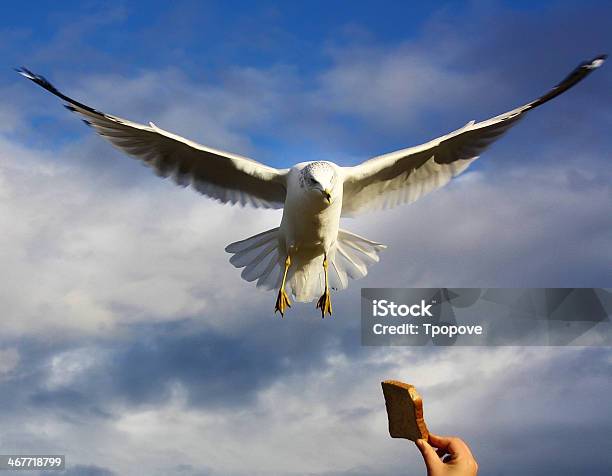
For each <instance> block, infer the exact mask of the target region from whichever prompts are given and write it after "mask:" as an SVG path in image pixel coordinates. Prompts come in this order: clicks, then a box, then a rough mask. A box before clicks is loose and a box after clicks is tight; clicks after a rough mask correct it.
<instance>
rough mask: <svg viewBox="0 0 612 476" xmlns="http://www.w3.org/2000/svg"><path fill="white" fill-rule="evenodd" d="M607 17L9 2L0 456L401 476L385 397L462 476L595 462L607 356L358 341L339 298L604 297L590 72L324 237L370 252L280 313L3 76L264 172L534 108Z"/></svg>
mask: <svg viewBox="0 0 612 476" xmlns="http://www.w3.org/2000/svg"><path fill="white" fill-rule="evenodd" d="M611 16H612V6H611V5H610V3H609V2H589V1H581V2H578V1H559V2H543V1H535V2H526V1H525V2H524V1H519V2H509V1H508V2H504V1H494V2H484V1H474V2H465V3H464V2H384V3H381V2H350V3H349V2H331V3H330V2H318V1H313V2H308V3H306V2H303V3H300V2H239V1H229V2H157V1H149V2H108V3H104V2H97V1H86V2H76V1H75V2H72V1H66V2H59V3H58V2H48V3H46V2H28V3H27V5H26V4H24V3H23V2H10V3H6V4H5V5H3V8H2V15H0V58H1V59H2V60H1V62H0V65H1V66H2V67H0V95H1V97H2V99H3V100H2V101H1V102H0V230H1V231H2V232H1V233H0V305H1V309H2V312H1V314H0V315H1V316H2V332H1V333H0V395H2V398H1V399H0V428H2V430H1V431H0V450H1V451H0V452H1V453H10V452H17V453H47V454H48V453H57V454H65V455H66V457H67V468H68V469H67V470H66V471H65V472H64V474H67V475H71V476H74V475H79V476H81V475H82V476H111V475H140V474H150V475H168V474H177V475H185V476H196V475H198V476H201V475H207V476H208V475H210V476H217V475H232V476H243V475H244V476H246V475H249V476H252V475H255V476H257V475H279V476H297V475H309V476H361V475H380V476H391V475H423V474H425V468H424V466H423V464H422V461H421V459H420V456H419V454H418V452H417V449H416V447H414V445H413V444H411V443H410V442H407V441H404V440H394V439H391V438H390V437H389V436H388V433H387V422H386V414H385V409H384V401H383V399H382V392H381V389H380V382H381V381H382V380H386V379H398V380H404V381H408V382H411V383H413V384H414V385H416V387H417V388H418V389H419V391H420V393H421V395H422V396H423V399H424V402H425V417H426V420H427V422H428V425H429V427H430V429H431V430H432V431H434V432H436V433H441V434H456V435H459V436H460V437H462V438H463V439H465V440H466V441H467V442H468V444H469V445H470V447H471V448H472V451H473V453H474V454H475V456H476V458H477V460H478V462H479V464H480V468H481V474H487V475H496V476H502V475H514V474H525V475H542V474H555V475H575V474H592V475H603V474H610V472H611V471H612V456H610V452H609V448H608V447H609V443H608V442H609V440H610V434H611V432H612V411H611V410H610V408H611V407H610V403H609V396H610V394H611V392H612V378H611V377H612V352H611V351H610V349H609V348H597V347H564V348H561V347H556V348H553V347H549V348H546V347H499V348H484V347H479V348H469V347H467V348H432V347H428V348H411V347H379V348H376V347H363V346H361V343H360V328H359V322H360V321H359V306H360V305H359V295H360V288H361V287H419V286H421V287H612V286H611V285H612V271H611V270H612V267H611V266H610V265H611V253H610V250H611V249H612V222H611V221H610V212H611V208H612V207H611V203H612V186H611V185H610V184H611V183H612V165H611V162H610V158H611V157H610V150H611V146H612V136H610V133H609V131H610V128H611V126H612V110H611V109H610V105H611V100H612V87H611V86H612V69H611V68H610V65H608V64H606V65H604V66H603V67H602V68H601V69H600V70H598V71H596V72H595V73H594V74H593V75H592V76H590V77H589V78H587V79H586V80H585V81H584V82H583V83H581V84H579V85H578V86H577V87H576V88H574V89H572V90H571V91H569V92H567V93H566V94H564V95H562V96H560V97H559V98H557V99H555V100H554V101H552V102H551V103H548V104H546V105H545V106H543V107H542V108H540V109H538V110H536V111H534V112H533V113H530V115H529V116H528V117H527V118H526V119H525V120H523V121H522V122H521V123H520V124H518V125H517V126H516V127H515V128H513V129H512V130H511V131H510V132H509V133H508V134H507V135H506V136H505V137H504V138H502V139H501V140H500V141H499V142H498V143H496V144H495V145H494V146H493V147H491V148H490V149H489V150H488V151H487V152H486V153H485V154H484V155H483V156H482V157H481V158H480V159H479V160H478V161H476V162H475V163H474V164H473V165H472V166H471V167H470V169H469V170H468V171H467V172H466V173H464V174H463V175H462V176H460V177H459V178H457V179H456V180H454V181H453V182H452V183H451V184H449V185H448V186H446V187H445V188H443V189H441V190H439V191H436V192H435V193H432V194H431V195H428V196H427V197H425V198H423V199H421V200H419V201H418V202H416V203H415V204H412V205H410V206H407V207H399V208H395V209H393V210H389V211H385V212H379V213H371V214H367V215H363V216H360V217H357V218H354V219H350V220H346V221H343V222H342V224H341V226H342V227H343V228H346V229H348V230H349V231H351V232H355V233H358V234H361V235H364V236H366V237H367V238H370V239H373V240H375V241H380V242H383V243H385V244H387V245H388V246H389V247H388V249H387V250H385V251H384V252H383V253H382V255H381V262H380V263H378V264H376V265H375V266H372V267H370V269H369V274H368V276H367V277H365V278H364V279H362V280H360V281H355V282H352V283H351V285H350V286H349V288H348V289H347V290H345V291H343V292H341V293H338V294H334V295H333V303H334V316H333V318H331V319H325V320H321V319H320V316H319V314H318V312H315V311H316V310H315V308H314V303H311V304H298V305H295V306H294V307H292V308H291V309H290V310H289V312H288V314H287V315H286V318H285V319H283V320H281V319H280V318H278V315H277V316H274V314H273V307H274V300H275V295H274V294H273V293H265V292H261V291H259V290H257V289H256V288H255V287H254V286H252V285H251V284H250V283H247V282H245V281H243V280H241V279H240V273H239V271H238V270H236V269H235V268H233V267H232V266H231V265H230V263H229V262H228V258H229V255H227V254H226V253H225V252H224V248H225V246H226V245H227V244H228V243H230V242H233V241H237V240H240V239H243V238H246V237H248V236H251V235H253V234H256V233H258V232H260V231H263V230H266V229H268V228H272V227H275V226H277V225H278V223H279V221H280V217H281V215H280V213H281V212H280V211H265V210H264V211H262V210H254V209H242V208H240V207H229V206H223V205H220V204H218V203H216V202H214V201H211V200H209V199H207V198H206V197H203V196H201V195H198V194H197V193H196V192H195V191H193V190H190V189H182V188H179V187H176V186H175V185H173V184H172V183H170V182H169V181H163V180H160V179H159V178H157V177H156V176H155V175H153V174H151V173H150V171H149V170H147V169H146V168H144V167H142V165H141V164H140V163H138V162H137V161H134V160H132V159H130V158H128V157H125V156H123V155H122V154H121V153H120V152H118V151H116V150H115V149H113V148H112V147H111V146H110V145H108V144H107V143H106V142H104V140H103V139H101V138H100V137H97V136H95V135H94V134H92V132H91V130H90V129H88V128H87V127H85V126H84V125H83V124H82V123H81V122H80V121H78V120H76V119H75V117H74V116H73V115H71V114H68V113H67V111H66V110H65V109H64V108H62V107H61V103H60V102H59V101H58V100H57V99H56V98H55V97H53V96H51V95H49V94H48V93H46V92H45V91H43V90H41V89H40V88H37V87H36V86H35V85H33V84H32V83H30V82H27V81H25V80H23V78H21V77H19V76H18V75H17V74H16V73H15V72H14V71H13V69H12V68H14V67H18V66H21V65H24V66H27V67H28V68H30V69H32V70H33V71H35V72H38V73H40V74H43V75H45V76H46V77H48V78H49V79H50V80H51V81H52V82H53V83H54V84H55V85H56V86H58V88H60V89H61V90H62V91H64V92H66V93H67V94H69V95H71V96H72V97H75V98H76V99H78V100H80V101H82V102H85V103H86V104H89V105H91V106H93V107H96V108H98V109H100V110H103V111H105V112H108V113H111V114H115V115H118V116H121V117H126V118H129V119H132V120H135V121H139V122H145V123H146V122H148V121H153V122H155V123H156V124H157V125H159V126H160V127H162V128H164V129H166V130H170V131H173V132H176V133H178V134H181V135H185V136H186V137H189V138H190V139H193V140H196V141H198V142H201V143H203V144H206V145H208V146H211V147H215V148H220V149H223V150H229V151H232V152H235V153H239V154H243V155H247V156H249V157H252V158H254V159H256V160H259V161H261V162H264V163H266V164H269V165H273V166H277V167H289V166H291V165H292V164H293V163H296V162H300V161H304V160H314V159H322V160H332V161H334V162H337V163H339V164H342V165H354V164H358V163H359V162H360V161H362V160H365V159H367V158H370V157H372V156H376V155H380V154H382V153H386V152H390V151H393V150H396V149H400V148H404V147H408V146H410V145H416V144H419V143H422V142H425V141H427V140H430V139H432V138H434V137H437V136H439V135H442V134H445V133H447V132H450V131H452V130H454V129H456V128H458V127H461V126H462V125H464V124H465V123H466V122H468V121H469V120H472V119H476V120H479V119H486V118H488V117H491V116H493V115H496V114H499V113H501V112H504V111H506V110H508V109H511V108H513V107H515V106H518V105H520V104H523V103H525V102H527V101H529V100H531V99H534V98H535V97H537V96H538V95H539V94H541V93H543V92H544V91H546V90H547V89H548V88H549V87H551V86H553V85H554V84H556V83H557V82H558V81H559V80H561V79H562V78H563V77H564V76H565V75H566V74H567V73H568V72H569V71H571V70H572V69H573V68H574V67H575V66H576V65H577V64H578V63H579V62H581V61H583V60H586V59H590V58H592V57H593V56H596V55H598V54H601V53H606V52H608V53H609V52H610V50H611V49H612V48H611V47H612V30H610V28H609V18H610V17H611Z"/></svg>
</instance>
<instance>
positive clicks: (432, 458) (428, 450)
mask: <svg viewBox="0 0 612 476" xmlns="http://www.w3.org/2000/svg"><path fill="white" fill-rule="evenodd" d="M416 445H417V448H418V449H419V451H420V452H421V454H422V455H423V460H424V461H425V466H426V467H427V469H428V470H429V471H430V470H432V469H434V468H436V467H437V466H438V465H439V464H441V463H442V461H440V457H439V456H438V454H437V453H436V450H434V449H433V448H432V447H431V445H430V444H429V443H427V441H425V440H423V439H419V440H417V441H416ZM429 471H428V472H429Z"/></svg>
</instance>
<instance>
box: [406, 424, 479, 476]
mask: <svg viewBox="0 0 612 476" xmlns="http://www.w3.org/2000/svg"><path fill="white" fill-rule="evenodd" d="M416 445H417V447H418V448H419V451H420V452H421V454H422V455H423V460H425V466H426V467H427V476H476V474H477V473H478V463H476V460H475V459H474V456H472V452H471V451H470V448H469V447H468V445H466V444H465V442H464V441H463V440H461V439H460V438H455V437H451V436H437V435H432V434H431V433H430V434H429V442H427V441H425V440H417V442H416ZM434 448H437V450H436V449H434ZM445 455H446V456H445Z"/></svg>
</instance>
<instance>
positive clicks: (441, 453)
mask: <svg viewBox="0 0 612 476" xmlns="http://www.w3.org/2000/svg"><path fill="white" fill-rule="evenodd" d="M436 454H437V455H438V456H439V457H440V459H442V457H443V456H444V455H445V454H446V450H445V449H444V448H441V449H438V450H436Z"/></svg>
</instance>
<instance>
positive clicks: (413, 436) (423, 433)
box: [382, 380, 429, 441]
mask: <svg viewBox="0 0 612 476" xmlns="http://www.w3.org/2000/svg"><path fill="white" fill-rule="evenodd" d="M382 389H383V395H384V396H385V405H386V407H387V416H388V417H389V434H390V435H391V437H392V438H407V439H409V440H412V441H416V440H418V439H420V438H422V439H424V440H427V438H428V437H429V431H428V430H427V425H425V420H424V419H423V400H422V399H421V396H420V395H419V393H418V392H417V391H416V388H414V387H413V386H412V385H409V384H407V383H403V382H398V381H396V380H386V381H384V382H382Z"/></svg>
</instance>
